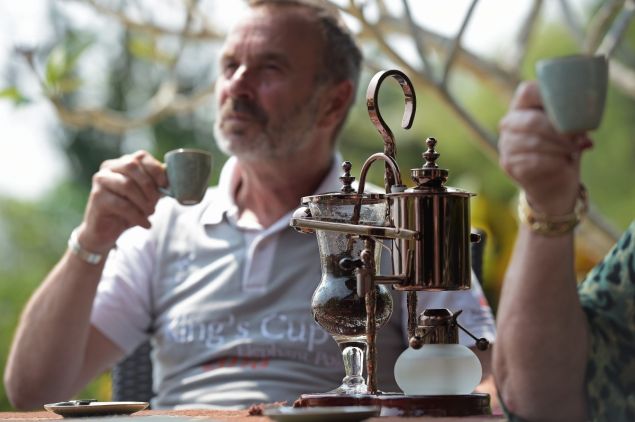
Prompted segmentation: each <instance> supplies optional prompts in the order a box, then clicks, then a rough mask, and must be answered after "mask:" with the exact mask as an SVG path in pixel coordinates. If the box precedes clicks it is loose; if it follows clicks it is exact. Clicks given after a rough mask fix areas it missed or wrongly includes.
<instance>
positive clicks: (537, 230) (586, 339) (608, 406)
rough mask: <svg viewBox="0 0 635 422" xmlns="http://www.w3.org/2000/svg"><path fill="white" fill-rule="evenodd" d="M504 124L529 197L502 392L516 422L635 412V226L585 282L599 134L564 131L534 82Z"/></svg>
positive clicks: (497, 362) (504, 341) (503, 305)
mask: <svg viewBox="0 0 635 422" xmlns="http://www.w3.org/2000/svg"><path fill="white" fill-rule="evenodd" d="M500 128H501V136H500V140H499V149H500V161H501V165H502V167H503V168H504V169H505V170H506V171H507V173H509V175H510V176H511V177H512V178H513V179H514V180H515V181H516V182H517V183H518V185H519V186H520V187H521V188H522V189H523V191H524V196H525V199H523V200H522V201H521V206H520V207H519V212H520V214H521V221H523V223H522V224H521V226H520V228H519V233H518V238H517V240H516V245H515V248H514V253H513V257H512V260H511V263H510V266H509V268H508V269H507V274H506V276H505V283H504V285H503V290H502V293H501V298H500V303H499V309H498V315H497V316H498V333H499V334H500V338H499V339H498V341H497V343H496V349H495V353H494V370H495V375H496V381H497V386H498V388H499V392H500V397H501V398H502V401H503V403H504V404H505V405H506V407H507V408H508V410H509V411H510V412H511V413H513V414H514V415H515V418H513V419H512V420H520V418H522V419H526V420H530V421H534V420H535V421H584V420H597V421H614V420H615V421H618V420H624V421H626V420H634V418H635V395H634V394H633V382H634V381H635V365H633V358H632V357H633V353H634V344H635V343H634V342H633V336H634V335H635V318H634V315H635V314H634V311H635V306H634V298H635V291H634V289H633V286H635V241H634V240H635V236H634V235H635V224H632V225H631V227H630V228H629V229H628V230H627V232H626V233H625V234H624V236H623V237H622V239H620V241H618V243H617V245H616V246H615V247H614V248H613V250H612V251H611V252H610V253H609V254H608V255H607V256H606V257H605V259H604V260H603V262H601V263H600V264H599V265H598V266H596V267H595V268H594V269H593V270H592V271H591V272H590V273H589V275H588V276H587V278H586V279H585V280H584V281H583V282H582V284H581V285H580V286H579V287H578V286H577V283H576V277H575V272H574V235H573V229H574V227H575V225H576V224H577V222H578V221H579V219H580V218H581V215H580V213H581V210H583V209H584V202H585V192H584V190H583V188H581V183H580V160H581V155H582V153H583V151H584V150H586V149H588V148H590V147H591V146H592V142H591V140H590V139H589V138H588V137H587V136H586V134H578V135H563V134H559V133H557V132H556V130H555V129H554V127H553V126H552V125H551V123H550V122H549V120H548V118H547V116H546V114H545V112H544V110H543V109H542V101H541V98H540V93H539V90H538V86H537V84H536V83H535V82H527V83H524V84H522V85H521V86H520V87H519V88H518V90H517V92H516V95H515V97H514V100H513V101H512V105H511V109H510V111H509V113H508V114H507V115H506V116H505V117H504V118H503V119H502V121H501V123H500Z"/></svg>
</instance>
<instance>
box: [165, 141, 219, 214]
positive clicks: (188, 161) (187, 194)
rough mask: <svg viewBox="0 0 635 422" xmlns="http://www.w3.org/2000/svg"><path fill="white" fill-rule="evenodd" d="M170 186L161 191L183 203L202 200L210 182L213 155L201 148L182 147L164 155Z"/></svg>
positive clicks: (196, 202) (194, 202)
mask: <svg viewBox="0 0 635 422" xmlns="http://www.w3.org/2000/svg"><path fill="white" fill-rule="evenodd" d="M164 162H165V170H166V173H167V177H168V187H167V188H161V189H160V190H161V193H163V194H165V195H168V196H171V197H173V198H174V199H176V200H177V201H178V202H179V203H180V204H182V205H194V204H198V203H199V202H201V200H202V199H203V196H205V191H206V190H207V186H208V183H209V177H210V173H211V170H212V155H211V154H210V153H209V152H207V151H203V150H199V149H186V148H180V149H175V150H172V151H169V152H168V153H166V154H165V157H164Z"/></svg>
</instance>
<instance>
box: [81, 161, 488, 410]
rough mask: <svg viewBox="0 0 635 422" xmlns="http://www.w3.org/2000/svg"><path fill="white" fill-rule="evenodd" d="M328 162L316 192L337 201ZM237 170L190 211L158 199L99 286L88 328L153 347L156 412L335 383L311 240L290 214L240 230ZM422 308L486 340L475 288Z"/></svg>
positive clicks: (386, 333) (390, 329) (391, 344)
mask: <svg viewBox="0 0 635 422" xmlns="http://www.w3.org/2000/svg"><path fill="white" fill-rule="evenodd" d="M338 162H339V160H338V159H337V158H335V159H334V161H333V165H332V168H331V170H330V172H329V174H328V175H327V177H326V178H325V180H324V181H323V183H322V184H321V186H320V187H319V188H318V190H317V192H319V193H322V192H328V191H336V190H339V174H338V172H339V165H338V164H337V163H338ZM235 165H236V162H235V160H234V159H230V160H229V161H228V162H227V164H226V165H225V166H224V168H223V171H222V173H221V178H220V181H219V185H218V186H217V187H215V188H210V189H209V190H208V192H207V194H206V196H205V198H204V200H203V201H202V202H201V203H200V204H198V205H195V206H189V207H184V206H181V205H178V204H177V203H176V202H175V201H173V200H172V199H170V198H165V199H162V200H161V201H160V203H159V205H158V206H157V212H156V213H155V215H154V216H153V217H152V219H151V221H152V223H153V226H152V228H151V229H149V230H146V229H143V228H133V229H130V230H128V231H127V232H126V233H124V234H123V235H122V236H121V238H120V239H119V241H118V243H117V245H118V248H117V251H116V252H115V253H113V254H111V256H110V257H109V259H108V262H107V265H106V269H105V271H104V276H103V278H102V281H101V282H100V285H99V289H98V294H97V297H96V300H95V304H94V307H93V314H92V318H91V321H92V323H93V324H94V325H95V326H96V327H97V328H98V329H99V330H100V331H101V332H102V333H104V335H106V336H107V337H108V338H110V339H111V340H112V341H113V342H115V343H116V344H117V345H118V346H119V347H120V348H121V349H122V350H124V351H125V352H131V351H132V350H134V348H135V347H136V346H137V345H139V344H140V343H141V342H143V341H144V340H145V339H147V338H148V337H149V336H150V337H151V339H152V342H153V348H154V350H153V357H154V363H155V373H154V382H155V386H154V388H155V391H156V392H157V393H158V394H157V398H156V399H155V401H154V403H153V405H154V406H155V407H176V406H179V405H195V406H202V405H210V406H223V407H227V406H234V407H244V406H248V405H250V404H253V403H258V402H271V401H281V400H287V401H290V402H292V401H293V400H294V399H295V398H296V397H297V395H298V394H299V393H300V392H324V391H328V390H330V389H332V388H335V387H336V386H337V385H339V384H340V382H341V379H342V376H343V374H344V372H343V367H342V361H341V356H340V352H339V349H338V347H337V346H336V344H335V342H334V341H333V340H332V339H331V338H330V336H329V335H328V334H327V333H326V332H325V331H324V330H322V329H321V328H320V327H319V326H318V325H317V324H315V322H314V321H313V318H312V317H311V314H310V303H311V296H312V293H313V291H314V290H315V287H316V286H317V285H318V283H319V281H320V279H321V276H322V272H321V267H320V262H319V254H318V249H317V242H316V240H315V238H314V237H313V236H308V235H303V234H300V233H297V232H295V231H294V230H293V229H292V228H290V227H289V224H288V222H289V219H290V217H291V212H289V213H288V214H287V215H285V216H283V217H282V218H280V220H278V221H277V222H275V223H274V224H273V225H271V226H270V227H268V228H266V229H263V228H260V227H246V226H243V225H241V224H239V221H238V218H237V217H238V209H237V207H236V204H235V202H234V197H233V192H234V187H235V184H236V183H237V180H236V178H235ZM298 203H299V199H298ZM393 296H394V299H393V300H394V310H393V317H392V318H391V319H390V321H389V322H388V323H387V324H386V326H384V327H383V328H381V329H380V330H379V332H378V351H379V359H380V364H379V373H378V381H379V386H380V388H382V389H383V390H384V391H394V390H396V389H397V387H396V385H395V382H394V377H393V375H392V367H393V365H394V361H395V360H396V358H397V356H398V355H399V353H401V351H402V350H403V349H404V348H405V346H406V344H407V343H406V334H405V330H404V325H405V320H406V316H405V312H404V311H403V301H404V300H405V299H404V295H399V294H394V295H393ZM420 305H421V307H424V308H431V307H443V308H448V309H450V310H452V311H456V310H458V309H463V310H464V314H463V315H464V316H463V317H462V319H461V322H462V324H463V325H464V326H466V327H467V328H468V329H470V330H473V332H474V334H475V335H476V336H478V337H486V338H488V339H490V340H493V338H494V324H493V317H492V314H491V310H490V308H489V306H487V303H486V301H485V299H484V297H483V294H482V291H481V289H480V286H479V285H478V283H473V289H471V290H470V291H467V292H441V293H429V294H425V293H423V294H421V299H420ZM461 341H462V342H463V343H465V344H468V345H472V344H471V341H470V339H469V338H467V337H462V338H461Z"/></svg>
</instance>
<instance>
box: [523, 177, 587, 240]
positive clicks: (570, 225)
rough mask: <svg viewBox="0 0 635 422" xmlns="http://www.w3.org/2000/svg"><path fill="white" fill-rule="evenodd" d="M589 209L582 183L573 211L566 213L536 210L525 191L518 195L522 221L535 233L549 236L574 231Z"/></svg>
mask: <svg viewBox="0 0 635 422" xmlns="http://www.w3.org/2000/svg"><path fill="white" fill-rule="evenodd" d="M588 209H589V198H588V195H587V190H586V188H585V187H584V185H583V184H580V190H579V192H578V199H577V201H576V204H575V208H574V209H573V212H571V213H569V214H565V215H557V216H553V215H547V214H545V213H541V212H539V211H536V210H535V209H533V208H532V207H531V205H530V204H529V202H528V201H527V197H526V196H525V192H524V191H521V192H520V195H519V196H518V217H519V218H520V221H521V223H523V224H526V225H527V226H528V227H529V228H530V229H531V231H533V232H534V233H538V234H540V235H543V236H548V237H554V236H561V235H563V234H565V233H569V232H571V231H573V229H574V228H575V227H576V226H577V225H578V224H579V223H580V220H581V219H582V217H584V215H585V214H586V212H587V211H588Z"/></svg>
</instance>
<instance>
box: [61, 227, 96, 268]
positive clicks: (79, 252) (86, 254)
mask: <svg viewBox="0 0 635 422" xmlns="http://www.w3.org/2000/svg"><path fill="white" fill-rule="evenodd" d="M68 249H70V251H71V252H72V253H73V254H74V255H75V256H77V257H78V258H79V259H81V260H82V261H84V262H87V263H89V264H92V265H97V264H99V263H100V262H101V261H102V259H104V254H100V253H95V252H90V251H87V250H86V249H84V248H83V247H82V245H80V244H79V241H78V240H77V228H75V229H74V230H73V231H72V232H71V235H70V237H69V238H68Z"/></svg>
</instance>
